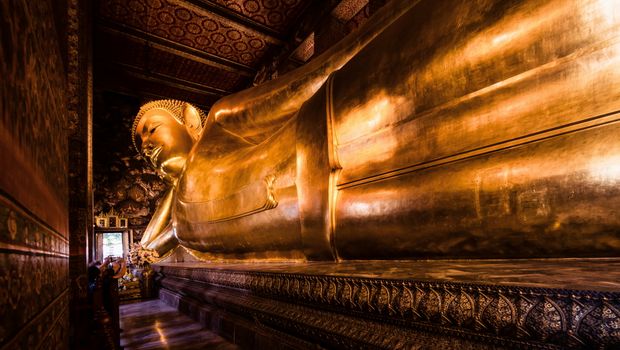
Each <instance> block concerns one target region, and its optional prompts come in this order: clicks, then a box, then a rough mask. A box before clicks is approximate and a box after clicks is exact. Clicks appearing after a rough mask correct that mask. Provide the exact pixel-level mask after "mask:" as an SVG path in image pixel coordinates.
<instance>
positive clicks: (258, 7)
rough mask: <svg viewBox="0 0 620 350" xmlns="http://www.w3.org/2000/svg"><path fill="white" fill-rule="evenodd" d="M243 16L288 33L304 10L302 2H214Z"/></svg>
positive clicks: (244, 0)
mask: <svg viewBox="0 0 620 350" xmlns="http://www.w3.org/2000/svg"><path fill="white" fill-rule="evenodd" d="M212 1H214V2H216V3H217V4H219V5H221V6H224V7H226V8H228V9H229V10H232V11H234V12H236V13H238V14H240V15H241V16H244V17H246V18H249V19H251V20H253V21H255V22H257V23H260V24H263V25H265V26H267V27H269V28H272V29H274V30H277V31H281V32H287V31H288V30H289V29H290V27H291V26H292V25H293V24H294V23H295V20H296V19H297V18H298V17H299V15H300V14H301V12H302V11H303V9H304V7H305V6H304V5H305V1H302V0H212Z"/></svg>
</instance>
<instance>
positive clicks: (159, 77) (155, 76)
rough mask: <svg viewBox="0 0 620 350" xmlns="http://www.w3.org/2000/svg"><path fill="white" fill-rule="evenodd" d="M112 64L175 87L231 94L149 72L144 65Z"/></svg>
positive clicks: (127, 71)
mask: <svg viewBox="0 0 620 350" xmlns="http://www.w3.org/2000/svg"><path fill="white" fill-rule="evenodd" d="M112 64H113V65H114V66H116V67H118V68H119V69H120V70H122V71H124V72H125V73H127V74H129V75H131V76H133V77H135V78H138V79H142V80H147V81H150V82H154V83H158V84H162V85H165V86H168V87H172V88H175V89H179V90H185V91H190V92H193V93H198V94H202V95H210V96H213V97H217V98H220V97H223V96H226V95H229V94H231V92H230V91H225V90H221V89H217V88H214V87H211V86H208V85H204V84H200V83H195V82H192V81H187V80H184V79H179V78H176V77H173V76H169V75H166V74H161V73H154V72H149V71H147V70H145V69H144V68H142V67H136V66H132V65H129V64H126V63H120V62H112Z"/></svg>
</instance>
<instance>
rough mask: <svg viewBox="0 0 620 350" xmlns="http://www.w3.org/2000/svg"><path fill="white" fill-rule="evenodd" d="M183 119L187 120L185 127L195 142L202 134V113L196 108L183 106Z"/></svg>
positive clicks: (187, 104)
mask: <svg viewBox="0 0 620 350" xmlns="http://www.w3.org/2000/svg"><path fill="white" fill-rule="evenodd" d="M183 117H184V119H185V127H186V128H187V131H188V132H189V134H190V135H191V136H192V138H193V139H194V140H198V138H199V137H200V134H201V133H202V121H201V120H200V113H199V112H198V109H196V107H194V106H192V105H190V104H189V103H186V104H185V105H184V106H183Z"/></svg>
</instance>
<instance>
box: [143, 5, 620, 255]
mask: <svg viewBox="0 0 620 350" xmlns="http://www.w3.org/2000/svg"><path fill="white" fill-rule="evenodd" d="M619 110H620V5H619V4H618V2H616V1H611V0H515V1H505V0H483V1H469V0H446V1H442V2H439V3H438V2H436V1H431V0H428V1H427V0H420V1H412V0H393V1H391V2H389V3H388V4H387V5H386V6H384V8H383V9H382V10H381V11H380V12H379V13H378V14H377V15H375V16H374V17H373V18H372V20H371V21H369V23H367V24H366V25H365V26H364V27H362V28H360V30H358V31H357V32H356V33H354V34H353V35H350V36H349V37H347V38H345V39H343V40H342V41H341V42H339V43H338V44H336V45H335V46H334V47H332V48H331V49H330V50H328V51H327V52H325V53H323V54H322V55H320V56H319V57H316V58H315V59H313V60H312V61H311V62H309V63H308V64H307V65H305V66H303V67H301V68H299V69H298V70H296V71H293V72H291V73H289V74H287V75H285V76H282V77H280V78H279V79H276V80H273V81H270V82H268V83H265V84H263V85H260V86H257V87H253V88H250V89H247V90H245V91H242V92H239V93H236V94H233V95H230V96H227V97H224V98H222V99H221V100H220V101H219V102H217V103H216V104H215V105H214V106H213V108H212V109H211V110H210V112H209V114H208V116H205V115H203V114H202V112H201V111H199V110H198V109H196V108H194V107H193V106H191V105H189V104H187V103H184V102H179V101H170V100H164V101H154V102H151V103H148V104H146V105H144V106H143V107H142V109H141V110H140V112H139V114H138V116H137V117H136V122H135V123H134V125H135V127H134V130H133V131H134V136H135V141H136V145H137V147H139V148H140V149H141V151H142V153H143V154H144V155H145V157H147V158H148V159H149V160H150V161H151V163H152V164H153V165H154V166H155V167H157V168H158V169H160V171H161V172H162V173H164V174H165V175H166V176H167V177H168V179H170V182H171V184H172V185H171V189H170V190H169V192H168V194H167V195H166V197H165V198H164V200H163V201H162V203H161V205H160V207H159V209H158V210H157V212H156V213H155V215H154V217H153V219H152V221H151V222H150V224H149V226H148V227H147V229H146V231H145V234H144V237H143V239H142V243H143V244H144V245H145V246H146V247H147V248H151V249H156V250H157V251H158V252H159V253H160V254H164V253H166V252H167V251H170V250H171V249H172V248H174V247H175V246H177V244H180V245H181V246H183V247H184V248H186V249H187V250H188V251H189V252H191V253H192V254H194V255H195V256H198V257H200V258H202V259H206V260H222V259H224V260H227V259H230V260H235V259H257V260H263V259H264V260H354V259H428V258H444V259H445V258H450V259H452V258H455V259H458V258H544V257H609V256H617V252H618V249H620V212H619V211H620V186H619V185H620V137H619V136H620V123H619V119H620V115H619V114H618V111H619Z"/></svg>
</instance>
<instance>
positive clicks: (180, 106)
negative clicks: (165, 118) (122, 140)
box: [131, 100, 207, 154]
mask: <svg viewBox="0 0 620 350" xmlns="http://www.w3.org/2000/svg"><path fill="white" fill-rule="evenodd" d="M186 105H187V106H191V107H194V108H195V109H196V110H197V111H198V113H199V114H200V123H201V126H204V125H205V121H206V120H207V116H206V115H205V113H204V112H203V111H202V109H200V108H197V107H196V106H194V105H192V104H189V103H187V102H183V101H179V100H156V101H151V102H149V103H145V104H144V105H142V107H140V111H138V114H137V115H136V118H135V119H134V120H133V125H132V127H131V140H132V141H133V147H134V149H135V150H136V152H138V154H139V153H140V149H139V148H138V142H137V139H136V136H137V133H138V130H137V128H138V123H140V119H142V117H143V116H144V114H145V113H146V112H148V111H150V110H152V109H155V108H160V109H165V110H167V111H168V112H170V113H171V114H172V116H173V117H174V119H176V120H177V121H178V122H179V123H181V124H185V117H184V116H183V111H184V109H185V108H186Z"/></svg>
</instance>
